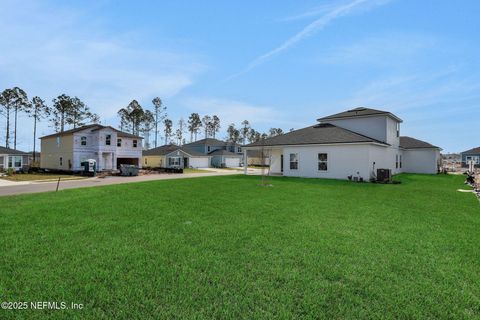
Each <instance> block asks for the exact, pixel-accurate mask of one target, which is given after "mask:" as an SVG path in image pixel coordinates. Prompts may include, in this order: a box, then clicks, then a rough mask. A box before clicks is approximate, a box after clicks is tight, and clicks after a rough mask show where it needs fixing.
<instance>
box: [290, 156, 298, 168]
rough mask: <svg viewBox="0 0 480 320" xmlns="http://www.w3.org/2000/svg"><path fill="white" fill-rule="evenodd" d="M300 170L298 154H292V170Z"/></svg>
mask: <svg viewBox="0 0 480 320" xmlns="http://www.w3.org/2000/svg"><path fill="white" fill-rule="evenodd" d="M297 169H298V153H290V170H297Z"/></svg>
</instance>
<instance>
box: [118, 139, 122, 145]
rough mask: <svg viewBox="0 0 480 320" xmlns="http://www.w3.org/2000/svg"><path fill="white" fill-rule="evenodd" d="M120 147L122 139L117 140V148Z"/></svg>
mask: <svg viewBox="0 0 480 320" xmlns="http://www.w3.org/2000/svg"><path fill="white" fill-rule="evenodd" d="M121 146H122V139H117V147H121Z"/></svg>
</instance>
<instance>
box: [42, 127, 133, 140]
mask: <svg viewBox="0 0 480 320" xmlns="http://www.w3.org/2000/svg"><path fill="white" fill-rule="evenodd" d="M105 128H110V129H113V130H115V131H116V132H117V135H118V136H119V137H128V138H138V139H143V138H142V137H140V136H137V135H134V134H131V133H128V132H124V131H120V130H118V129H115V128H113V127H111V126H103V125H101V124H88V125H86V126H82V127H78V128H75V129H70V130H65V131H63V132H57V133H54V134H50V135H48V136H43V137H40V139H44V138H53V137H60V136H65V135H69V134H73V133H75V132H79V131H82V130H87V129H92V131H96V130H100V129H105Z"/></svg>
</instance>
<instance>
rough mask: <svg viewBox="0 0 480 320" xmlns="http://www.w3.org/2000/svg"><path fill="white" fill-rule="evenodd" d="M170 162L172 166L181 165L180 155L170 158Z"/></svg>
mask: <svg viewBox="0 0 480 320" xmlns="http://www.w3.org/2000/svg"><path fill="white" fill-rule="evenodd" d="M168 162H169V163H168V164H169V165H171V166H180V157H171V158H168Z"/></svg>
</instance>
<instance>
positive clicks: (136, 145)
mask: <svg viewBox="0 0 480 320" xmlns="http://www.w3.org/2000/svg"><path fill="white" fill-rule="evenodd" d="M132 146H133V147H134V148H136V147H138V140H136V139H135V140H133V141H132Z"/></svg>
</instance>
